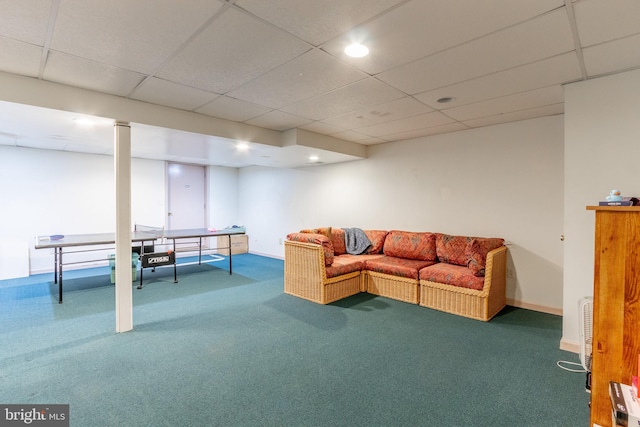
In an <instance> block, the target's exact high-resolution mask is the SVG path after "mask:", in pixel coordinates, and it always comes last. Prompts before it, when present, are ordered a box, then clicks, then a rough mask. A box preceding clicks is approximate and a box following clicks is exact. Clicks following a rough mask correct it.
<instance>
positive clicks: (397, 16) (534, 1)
mask: <svg viewBox="0 0 640 427" xmlns="http://www.w3.org/2000/svg"><path fill="white" fill-rule="evenodd" d="M563 4H564V2H563V1H562V0H519V1H517V2H514V1H513V0H483V1H482V2H481V3H474V4H473V5H471V4H470V3H469V2H465V1H442V0H420V1H413V2H409V3H405V4H403V5H402V6H401V7H398V8H396V9H394V10H392V11H390V12H389V13H387V14H384V15H382V16H381V17H378V18H376V19H373V20H371V21H370V22H368V23H366V24H364V25H362V26H360V27H358V28H356V29H354V30H353V31H350V32H348V33H346V34H343V35H341V36H339V37H337V38H336V39H334V40H331V41H330V42H328V43H327V44H326V45H324V46H323V49H325V50H327V51H328V52H330V53H331V54H333V55H335V56H337V57H341V58H344V59H345V60H347V61H349V62H350V63H352V64H354V65H355V66H357V67H358V68H360V69H362V70H365V71H366V72H368V73H371V74H377V73H380V72H383V71H385V70H389V69H391V68H394V67H397V66H399V65H401V64H404V63H406V62H411V61H414V60H417V59H419V58H422V57H425V56H428V55H432V54H434V53H436V52H440V51H442V50H445V49H448V48H451V47H453V46H457V45H459V44H461V43H464V42H468V41H470V40H473V39H476V38H478V37H481V36H484V35H486V34H489V33H492V32H494V31H497V30H500V29H503V28H506V27H508V26H511V25H514V24H516V23H518V22H522V21H525V20H528V19H530V18H532V17H534V16H537V15H540V14H542V13H545V12H548V11H550V10H553V9H555V8H557V7H560V6H562V5H563ZM471 10H472V11H471ZM354 39H358V41H361V42H363V43H365V44H367V46H368V47H369V49H370V55H369V56H367V57H365V58H358V59H348V58H347V57H346V55H344V54H343V51H344V48H345V47H346V45H347V44H349V43H350V42H352V41H353V40H354Z"/></svg>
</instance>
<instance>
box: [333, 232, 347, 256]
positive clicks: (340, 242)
mask: <svg viewBox="0 0 640 427" xmlns="http://www.w3.org/2000/svg"><path fill="white" fill-rule="evenodd" d="M331 243H332V244H333V253H334V254H335V255H344V254H346V253H347V245H346V243H345V240H344V230H343V229H342V228H337V227H333V228H332V229H331Z"/></svg>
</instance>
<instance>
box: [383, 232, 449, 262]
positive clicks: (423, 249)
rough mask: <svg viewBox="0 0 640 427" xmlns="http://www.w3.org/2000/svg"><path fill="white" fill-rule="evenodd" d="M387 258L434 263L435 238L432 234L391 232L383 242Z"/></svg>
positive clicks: (435, 257)
mask: <svg viewBox="0 0 640 427" xmlns="http://www.w3.org/2000/svg"><path fill="white" fill-rule="evenodd" d="M383 252H384V254H385V255H387V256H391V257H398V258H407V259H417V260H422V261H435V260H436V259H437V256H436V236H435V235H434V234H433V233H426V232H410V231H398V230H392V231H390V232H389V234H388V235H387V238H386V239H385V240H384V248H383Z"/></svg>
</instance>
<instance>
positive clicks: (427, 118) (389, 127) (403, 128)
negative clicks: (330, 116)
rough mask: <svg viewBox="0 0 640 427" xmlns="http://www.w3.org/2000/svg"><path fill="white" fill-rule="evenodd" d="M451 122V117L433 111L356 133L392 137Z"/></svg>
mask: <svg viewBox="0 0 640 427" xmlns="http://www.w3.org/2000/svg"><path fill="white" fill-rule="evenodd" d="M453 121H454V120H453V119H452V118H451V117H447V116H446V115H444V114H442V113H441V112H439V111H433V112H431V113H426V114H420V115H418V116H413V117H406V118H404V119H400V120H394V121H392V122H386V123H382V124H379V125H374V126H367V127H363V128H358V129H356V131H358V132H361V133H364V134H365V135H370V136H376V137H386V136H387V135H393V134H397V133H400V132H408V131H414V130H417V129H424V128H429V127H434V126H440V125H443V124H447V123H451V122H453Z"/></svg>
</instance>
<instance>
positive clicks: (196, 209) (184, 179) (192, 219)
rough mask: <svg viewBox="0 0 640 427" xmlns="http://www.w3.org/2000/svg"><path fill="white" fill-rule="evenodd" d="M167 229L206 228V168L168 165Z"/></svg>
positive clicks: (175, 164)
mask: <svg viewBox="0 0 640 427" xmlns="http://www.w3.org/2000/svg"><path fill="white" fill-rule="evenodd" d="M167 175H168V178H167V192H168V194H167V215H168V217H167V229H168V230H181V229H189V228H204V227H205V224H206V199H205V196H206V185H205V182H206V181H205V179H206V172H205V167H204V166H198V165H186V164H182V163H168V164H167Z"/></svg>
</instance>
